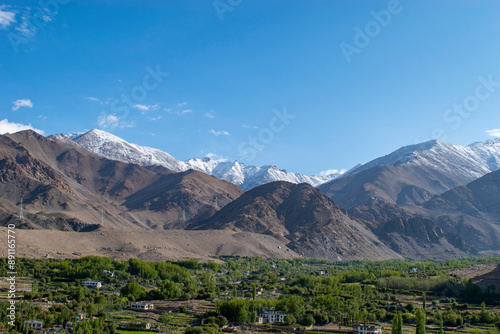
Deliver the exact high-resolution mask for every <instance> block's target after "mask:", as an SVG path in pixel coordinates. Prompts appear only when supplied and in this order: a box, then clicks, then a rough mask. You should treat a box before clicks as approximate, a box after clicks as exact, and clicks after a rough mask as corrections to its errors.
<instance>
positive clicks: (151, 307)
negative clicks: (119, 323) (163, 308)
mask: <svg viewBox="0 0 500 334" xmlns="http://www.w3.org/2000/svg"><path fill="white" fill-rule="evenodd" d="M130 308H131V309H132V310H154V309H155V306H154V304H148V303H146V304H143V303H132V304H131V305H130Z"/></svg>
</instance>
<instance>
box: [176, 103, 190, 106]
mask: <svg viewBox="0 0 500 334" xmlns="http://www.w3.org/2000/svg"><path fill="white" fill-rule="evenodd" d="M187 105H188V103H187V102H181V103H177V104H176V106H177V107H185V106H187Z"/></svg>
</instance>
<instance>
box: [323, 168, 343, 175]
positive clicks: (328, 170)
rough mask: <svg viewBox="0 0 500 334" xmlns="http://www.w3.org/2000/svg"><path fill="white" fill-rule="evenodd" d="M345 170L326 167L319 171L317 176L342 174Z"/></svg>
mask: <svg viewBox="0 0 500 334" xmlns="http://www.w3.org/2000/svg"><path fill="white" fill-rule="evenodd" d="M346 171H347V170H346V169H341V170H338V169H327V170H324V171H322V172H320V173H319V176H328V175H332V174H339V175H342V174H344V173H345V172H346Z"/></svg>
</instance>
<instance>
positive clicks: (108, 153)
mask: <svg viewBox="0 0 500 334" xmlns="http://www.w3.org/2000/svg"><path fill="white" fill-rule="evenodd" d="M68 137H69V138H71V139H72V140H74V141H75V142H76V143H78V144H80V145H81V146H83V147H85V148H86V149H88V150H90V151H92V152H94V153H97V154H100V155H102V156H104V157H106V158H108V159H112V160H118V161H122V162H126V163H134V164H138V165H141V166H145V167H149V166H155V165H158V166H163V167H165V168H168V169H170V170H172V171H175V172H182V171H186V170H189V169H193V170H197V171H200V172H204V173H207V174H210V175H214V176H215V177H217V178H219V179H222V180H225V181H229V182H231V183H234V184H236V185H237V186H240V187H241V188H242V189H244V190H248V189H252V188H254V187H257V186H259V185H262V184H265V183H269V182H273V181H288V182H292V183H309V184H311V185H312V186H317V185H319V184H322V183H324V182H327V181H330V180H332V179H334V178H336V177H338V176H340V175H341V174H340V173H334V174H329V175H324V176H322V175H312V176H310V175H303V174H298V173H292V172H288V171H286V170H284V169H278V168H277V167H276V166H252V165H246V164H244V163H240V162H238V161H232V162H230V161H219V160H215V159H212V158H210V157H205V158H202V159H200V158H193V159H189V160H186V161H180V160H178V159H176V158H174V157H173V156H172V155H170V154H169V153H167V152H164V151H161V150H159V149H155V148H151V147H146V146H139V145H136V144H131V143H128V142H126V141H125V140H123V139H121V138H119V137H117V136H114V135H112V134H110V133H108V132H105V131H102V130H98V129H93V130H91V131H88V132H86V133H84V134H71V135H68Z"/></svg>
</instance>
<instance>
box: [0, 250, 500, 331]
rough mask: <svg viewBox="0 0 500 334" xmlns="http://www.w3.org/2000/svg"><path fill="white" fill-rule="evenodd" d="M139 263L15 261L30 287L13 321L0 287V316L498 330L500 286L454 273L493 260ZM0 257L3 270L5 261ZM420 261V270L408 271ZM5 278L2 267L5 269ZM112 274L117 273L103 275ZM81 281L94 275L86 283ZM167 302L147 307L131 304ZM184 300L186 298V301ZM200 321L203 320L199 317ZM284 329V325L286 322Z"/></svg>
mask: <svg viewBox="0 0 500 334" xmlns="http://www.w3.org/2000/svg"><path fill="white" fill-rule="evenodd" d="M219 260H220V261H218V262H207V263H200V262H198V261H196V260H183V261H178V262H172V261H166V262H145V261H142V260H139V259H130V260H128V261H118V260H111V259H109V258H106V257H96V256H89V257H83V258H80V259H76V260H60V259H24V258H22V259H18V261H17V263H16V266H17V267H16V271H17V273H18V277H19V278H21V277H22V278H23V279H24V281H25V282H31V283H30V284H31V287H32V291H31V292H25V293H24V294H21V298H20V299H18V300H16V321H15V323H14V326H11V325H10V324H9V322H10V321H11V320H10V318H9V317H8V315H9V310H8V307H9V303H8V300H7V296H6V295H3V294H0V298H2V299H1V300H2V303H1V304H0V323H1V325H0V326H2V327H3V328H2V329H0V330H2V331H3V330H9V331H10V332H12V333H15V332H18V333H24V332H27V331H26V330H25V329H23V320H26V319H30V320H39V321H43V323H44V327H45V328H50V327H51V326H54V325H60V326H63V327H66V328H70V329H71V330H72V331H73V332H74V333H79V334H80V333H81V334H87V333H89V334H92V333H96V334H97V333H116V332H124V331H125V330H128V332H127V333H132V332H134V331H141V330H143V328H145V327H146V326H147V325H148V324H149V326H151V329H152V330H153V331H163V332H166V331H168V332H172V333H184V332H186V333H218V332H220V331H221V330H222V328H223V327H224V326H226V325H228V324H229V325H238V324H245V323H255V322H256V320H257V317H258V316H259V314H260V313H261V312H262V311H263V310H264V309H265V308H274V309H275V310H276V311H277V312H281V313H285V314H286V317H285V319H284V323H283V324H282V325H283V326H290V325H293V326H297V325H298V326H304V327H310V326H315V327H318V328H319V327H321V326H324V325H326V324H332V323H333V324H335V325H336V326H338V327H339V328H346V327H349V326H353V325H355V324H370V323H371V324H378V325H381V326H385V327H386V329H388V330H390V331H391V332H392V333H402V332H403V330H404V332H408V331H411V332H413V333H415V332H416V333H425V332H426V331H427V332H439V333H451V332H454V331H456V330H458V329H460V330H461V331H465V330H468V329H470V331H471V332H473V331H476V332H479V333H498V327H500V314H499V313H498V308H497V309H494V308H495V307H497V306H500V294H499V293H497V291H496V290H495V289H494V287H489V288H488V289H486V290H481V289H480V288H478V287H477V286H476V285H474V284H472V283H471V282H469V281H468V280H467V279H463V278H461V277H458V276H456V275H454V274H451V272H452V271H454V270H457V269H461V268H466V267H469V266H473V265H478V264H482V263H498V262H499V261H500V259H499V258H467V259H455V260H448V261H442V262H434V261H424V262H415V261H396V260H391V261H378V262H370V261H351V262H335V263H331V262H328V261H325V260H318V259H307V258H306V259H303V258H297V259H292V260H282V259H267V260H266V259H262V258H259V257H253V258H243V257H221V258H220V259H219ZM6 261H7V260H6V259H5V258H2V259H0V263H1V265H0V268H7V262H6ZM412 268H417V269H418V270H416V272H415V270H411V269H412ZM1 271H3V272H2V276H7V271H6V270H5V269H2V270H1ZM106 272H108V273H109V272H112V273H113V275H108V274H105V273H106ZM84 280H98V281H101V282H102V283H103V286H102V287H101V288H100V289H88V288H87V287H84V286H82V285H81V282H82V281H84ZM146 301H154V302H152V303H154V304H155V306H157V305H163V308H157V309H155V310H154V311H151V312H148V313H147V316H146V315H144V314H145V313H144V312H140V311H133V310H130V308H129V306H130V303H132V302H146ZM185 301H190V302H189V303H187V302H185ZM202 320H203V324H202ZM282 328H283V330H286V327H282Z"/></svg>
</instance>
